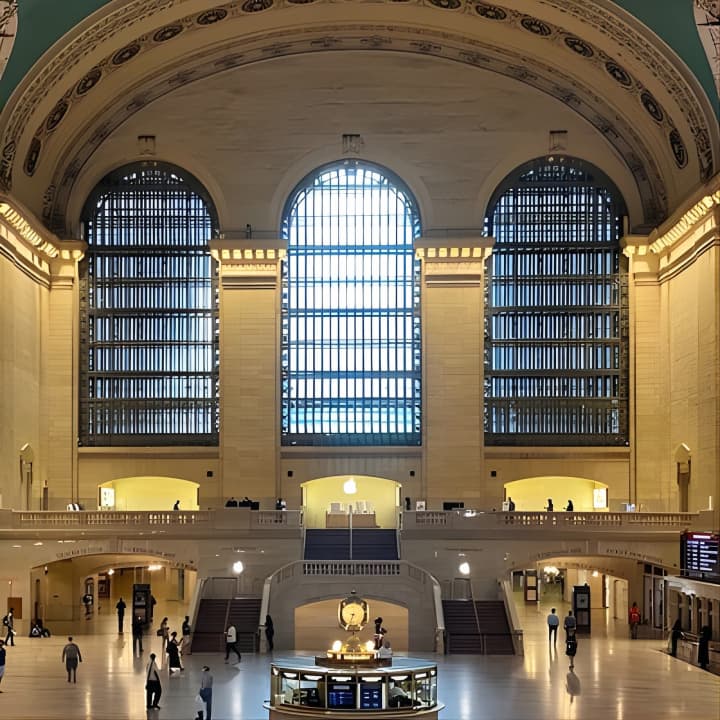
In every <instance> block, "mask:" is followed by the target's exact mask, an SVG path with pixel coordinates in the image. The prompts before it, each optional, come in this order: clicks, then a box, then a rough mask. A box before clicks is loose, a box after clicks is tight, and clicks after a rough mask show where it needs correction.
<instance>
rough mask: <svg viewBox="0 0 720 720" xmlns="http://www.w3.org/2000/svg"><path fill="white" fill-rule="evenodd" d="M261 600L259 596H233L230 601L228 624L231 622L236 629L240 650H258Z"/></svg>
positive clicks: (251, 651)
mask: <svg viewBox="0 0 720 720" xmlns="http://www.w3.org/2000/svg"><path fill="white" fill-rule="evenodd" d="M261 602H262V600H261V599H260V598H233V599H232V600H231V601H230V610H229V613H228V624H230V623H232V624H233V625H234V626H235V629H236V630H237V644H238V649H239V650H240V652H247V653H253V652H257V651H258V626H259V625H260V603H261ZM263 619H264V618H263Z"/></svg>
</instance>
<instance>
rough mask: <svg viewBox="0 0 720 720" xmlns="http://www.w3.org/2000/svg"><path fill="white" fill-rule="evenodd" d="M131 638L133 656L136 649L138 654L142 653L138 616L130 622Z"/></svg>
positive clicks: (140, 623)
mask: <svg viewBox="0 0 720 720" xmlns="http://www.w3.org/2000/svg"><path fill="white" fill-rule="evenodd" d="M132 636H133V655H135V654H136V652H137V651H138V649H139V650H140V652H142V651H143V646H142V638H143V626H142V619H141V618H140V616H139V615H138V616H136V617H134V618H133V621H132Z"/></svg>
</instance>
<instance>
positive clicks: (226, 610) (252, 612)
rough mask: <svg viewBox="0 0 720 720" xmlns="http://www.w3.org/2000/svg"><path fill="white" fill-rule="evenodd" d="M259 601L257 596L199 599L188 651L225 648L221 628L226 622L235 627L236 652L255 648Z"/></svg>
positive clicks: (225, 626)
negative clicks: (190, 646)
mask: <svg viewBox="0 0 720 720" xmlns="http://www.w3.org/2000/svg"><path fill="white" fill-rule="evenodd" d="M260 602H261V600H260V598H233V599H232V600H227V599H224V600H215V599H203V600H201V601H200V607H199V609H198V614H197V618H196V619H195V629H194V630H193V635H192V652H194V653H202V652H225V629H226V628H227V626H228V625H229V624H230V623H232V624H233V625H235V629H236V630H237V645H238V649H239V650H240V652H247V653H252V652H257V649H258V648H257V629H258V626H259V624H260Z"/></svg>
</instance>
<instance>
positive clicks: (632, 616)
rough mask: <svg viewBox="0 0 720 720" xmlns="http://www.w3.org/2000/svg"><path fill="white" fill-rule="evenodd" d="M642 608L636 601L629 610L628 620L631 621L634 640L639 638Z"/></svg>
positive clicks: (631, 632)
mask: <svg viewBox="0 0 720 720" xmlns="http://www.w3.org/2000/svg"><path fill="white" fill-rule="evenodd" d="M640 620H641V616H640V608H639V607H638V604H637V603H636V602H634V603H633V604H632V606H631V608H630V611H629V612H628V622H629V623H630V637H631V638H632V639H633V640H637V636H638V625H640Z"/></svg>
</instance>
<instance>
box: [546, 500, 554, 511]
mask: <svg viewBox="0 0 720 720" xmlns="http://www.w3.org/2000/svg"><path fill="white" fill-rule="evenodd" d="M545 509H546V510H547V511H548V512H553V511H554V510H555V506H554V505H553V501H552V498H548V504H547V507H546V508H545Z"/></svg>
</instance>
